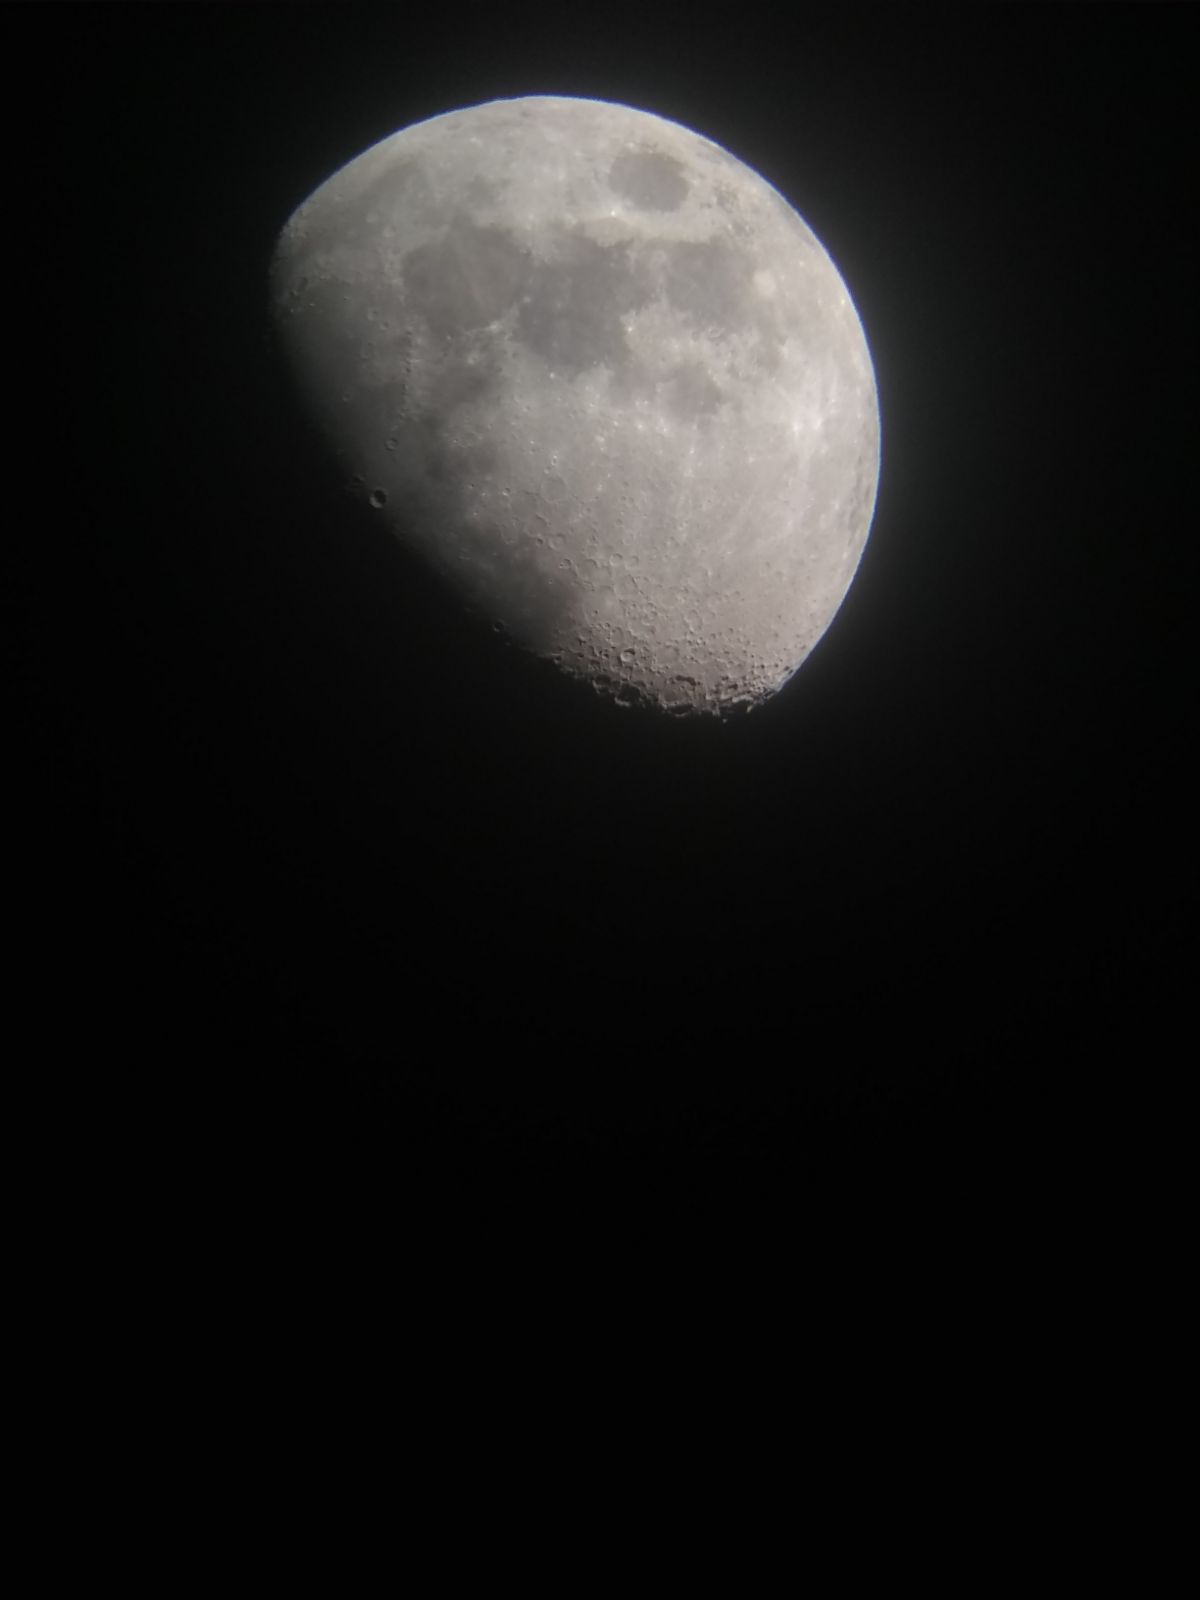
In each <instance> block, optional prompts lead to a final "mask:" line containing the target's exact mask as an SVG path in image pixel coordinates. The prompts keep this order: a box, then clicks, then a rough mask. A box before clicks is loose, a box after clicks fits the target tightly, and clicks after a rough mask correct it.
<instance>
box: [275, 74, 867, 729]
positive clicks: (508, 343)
mask: <svg viewBox="0 0 1200 1600" xmlns="http://www.w3.org/2000/svg"><path fill="white" fill-rule="evenodd" d="M272 303H273V308H274V312H275V315H276V317H277V319H278V324H279V327H280V329H281V332H282V334H283V339H284V344H285V348H286V349H287V352H288V354H289V356H290V359H291V361H292V363H293V366H294V369H295V371H296V374H297V377H298V379H299V381H300V383H301V385H302V389H303V392H304V395H305V397H306V399H307V401H308V403H309V405H310V407H311V409H312V411H313V413H314V416H315V418H316V419H317V421H318V422H319V424H320V426H321V427H322V429H323V430H324V431H325V433H326V434H327V436H328V437H329V439H330V441H331V443H332V444H333V446H334V448H335V449H336V450H337V452H338V453H339V456H340V457H341V459H342V461H343V462H344V465H345V468H346V471H347V474H348V476H350V477H351V478H353V479H354V480H355V481H356V482H358V483H361V485H362V492H363V494H364V496H365V497H366V498H367V499H368V500H369V501H370V503H371V504H372V505H373V506H374V507H375V508H376V509H377V511H378V513H379V514H380V515H381V516H385V517H387V518H388V519H389V521H390V522H391V524H392V526H393V527H394V528H395V531H396V533H397V534H398V535H399V536H400V537H401V538H403V539H404V540H405V541H406V542H408V543H410V544H412V545H414V546H415V547H416V548H417V549H418V550H419V551H420V552H421V554H422V555H423V556H424V557H425V559H427V560H428V561H429V562H431V563H432V564H433V565H435V566H436V567H437V568H438V569H439V570H441V571H442V572H443V573H444V574H446V575H448V576H449V577H450V578H451V580H452V582H453V583H454V585H455V587H456V588H457V589H458V591H459V592H460V593H461V594H462V596H463V598H464V600H466V601H467V602H468V603H470V604H472V605H474V606H475V607H477V608H479V609H481V610H482V611H484V612H485V613H486V614H487V615H489V616H490V617H491V618H492V619H493V620H494V621H495V622H496V623H497V624H498V625H500V626H501V627H503V628H504V629H505V630H506V631H507V632H508V633H509V634H510V635H511V637H512V638H513V639H514V640H515V641H516V642H518V643H520V644H521V645H523V646H525V647H527V648H529V649H531V650H534V651H536V652H538V653H539V654H542V655H545V656H548V657H550V658H552V659H553V660H555V661H557V662H558V663H559V665H560V666H561V667H562V668H563V669H564V670H566V671H568V672H571V673H574V674H576V675H579V676H581V677H584V678H586V679H587V680H588V681H590V682H591V683H592V684H593V685H594V686H596V687H597V688H598V689H601V690H602V691H603V692H606V693H608V694H611V695H612V696H614V697H615V698H616V699H617V700H618V701H619V702H622V703H630V702H633V701H645V702H649V703H651V704H654V705H657V706H660V707H662V708H664V709H666V710H670V711H676V712H680V713H688V712H695V711H700V712H706V711H707V712H716V713H721V712H725V711H729V710H731V709H734V708H736V707H745V706H750V705H753V704H755V703H758V702H760V701H761V700H763V699H764V698H766V697H767V696H769V695H770V694H771V693H773V692H774V691H775V690H777V689H778V688H779V687H780V686H781V684H782V683H784V682H785V681H786V680H787V679H788V678H789V677H790V676H791V674H792V673H793V672H794V671H795V669H796V668H797V666H798V665H799V664H800V663H801V662H802V661H803V659H804V658H805V656H806V655H807V653H808V652H809V650H811V648H812V646H813V645H814V644H815V643H816V641H817V639H818V638H819V637H820V635H821V634H822V633H823V632H824V630H825V629H826V627H827V626H828V624H829V622H830V620H831V619H832V617H833V615H834V613H835V612H836V610H837V608H838V606H839V605H840V604H841V601H842V599H843V597H844V596H845V593H846V590H847V589H848V587H849V584H850V582H851V580H852V578H853V575H854V572H855V569H856V567H857V565H858V562H859V559H860V556H861V554H862V550H863V547H864V545H865V542H866V538H867V533H868V530H869V526H870V520H871V515H872V511H873V506H874V499H875V490H876V482H877V477H878V468H879V419H878V408H877V402H876V395H875V385H874V377H873V373H872V369H871V362H870V357H869V354H868V351H867V346H866V341H865V338H864V336H863V332H862V328H861V326H860V324H859V321H858V317H857V315H856V313H855V310H854V307H853V305H852V304H851V301H850V298H849V296H848V294H847V292H846V289H845V287H844V285H843V283H842V281H841V278H840V277H839V275H838V273H837V270H836V268H835V267H834V266H833V263H832V262H831V261H830V259H829V257H828V255H827V254H826V253H825V251H824V250H823V249H822V247H821V246H820V244H819V243H818V241H817V240H816V238H815V237H814V236H813V234H812V232H811V231H810V230H809V228H808V227H807V226H806V225H805V223H804V222H803V221H802V220H801V219H800V218H799V217H798V216H797V215H796V213H795V212H794V211H793V210H791V208H790V207H789V206H788V205H787V204H786V203H785V202H784V201H783V200H782V199H781V197H780V196H779V195H778V194H777V193H776V192H775V191H774V190H773V189H772V188H771V187H770V186H769V185H768V184H767V183H765V182H764V181H763V180H762V179H761V178H759V177H758V176H757V175H756V174H754V173H753V172H751V171H750V170H749V169H748V168H746V167H745V166H743V165H742V164H741V163H739V162H738V161H736V160H735V159H734V158H733V157H731V156H730V155H728V154H727V153H726V152H725V151H723V150H721V149H720V148H719V147H718V146H716V145H714V144H712V143H710V142H709V141H708V140H705V139H702V138H701V137H699V136H698V135H696V134H694V133H691V132H689V131H688V130H686V129H684V128H681V127H679V126H678V125H676V124H674V123H670V122H667V121H664V120H663V119H661V118H659V117H655V116H651V115H649V114H647V113H644V112H639V111H634V110H631V109H629V108H626V107H622V106H613V105H608V104H604V103H601V102H596V101H585V100H567V99H548V98H532V99H524V100H508V101H496V102H493V103H491V104H488V105H483V106H477V107H474V108H471V109H469V110H465V111H457V112H452V113H449V114H448V115H446V116H441V117H436V118H433V119H432V120H431V121H428V122H424V123H420V124H418V125H417V126H415V127H412V128H408V129H406V130H404V131H403V132H401V133H398V134H396V135H395V136H393V137H392V138H390V139H386V140H384V141H383V142H382V143H381V144H378V145H376V146H374V147H373V148H372V149H370V150H368V151H366V152H365V153H364V154H363V155H361V156H359V157H358V158H357V159H356V160H354V161H352V162H351V163H350V164H349V165H348V166H346V167H344V168H343V169H342V170H341V171H340V172H338V173H336V174H335V175H334V176H333V177H332V178H330V179H329V180H328V181H327V182H326V183H324V184H323V185H322V186H321V187H320V188H319V189H317V190H316V192H315V193H314V194H313V195H312V196H311V198H310V199H309V200H307V201H306V202H305V203H304V204H303V205H302V206H301V207H300V208H299V209H298V210H297V212H296V213H295V214H294V216H293V217H292V218H291V220H290V221H289V222H288V224H287V226H286V228H285V229H284V231H283V233H282V235H281V238H280V241H279V244H278V248H277V250H276V254H275V258H274V261H273V264H272Z"/></svg>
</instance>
